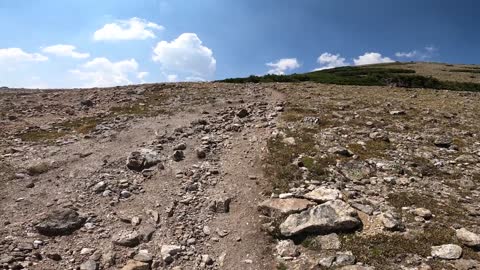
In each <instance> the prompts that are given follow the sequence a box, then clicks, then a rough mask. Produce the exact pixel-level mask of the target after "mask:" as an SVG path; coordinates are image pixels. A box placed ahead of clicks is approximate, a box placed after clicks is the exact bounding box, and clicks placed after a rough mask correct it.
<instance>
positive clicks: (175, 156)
mask: <svg viewBox="0 0 480 270" xmlns="http://www.w3.org/2000/svg"><path fill="white" fill-rule="evenodd" d="M184 158H185V154H184V153H183V151H182V150H176V151H175V152H173V155H172V159H173V161H177V162H178V161H182V160H183V159H184Z"/></svg>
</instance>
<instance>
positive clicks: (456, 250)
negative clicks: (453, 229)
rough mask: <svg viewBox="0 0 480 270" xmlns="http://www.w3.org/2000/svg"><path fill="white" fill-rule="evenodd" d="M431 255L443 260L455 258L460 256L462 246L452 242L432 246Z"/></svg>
mask: <svg viewBox="0 0 480 270" xmlns="http://www.w3.org/2000/svg"><path fill="white" fill-rule="evenodd" d="M432 256H433V257H435V258H440V259H445V260H456V259H459V258H460V257H461V256H462V248H461V247H460V246H458V245H454V244H447V245H441V246H433V247H432Z"/></svg>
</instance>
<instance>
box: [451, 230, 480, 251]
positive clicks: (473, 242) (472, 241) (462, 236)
mask: <svg viewBox="0 0 480 270" xmlns="http://www.w3.org/2000/svg"><path fill="white" fill-rule="evenodd" d="M456 235H457V238H458V240H460V242H462V244H464V245H466V246H468V247H473V248H478V247H480V235H478V234H476V233H473V232H471V231H468V230H467V229H465V228H461V229H459V230H457V231H456Z"/></svg>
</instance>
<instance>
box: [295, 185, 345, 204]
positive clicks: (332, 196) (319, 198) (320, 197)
mask: <svg viewBox="0 0 480 270" xmlns="http://www.w3.org/2000/svg"><path fill="white" fill-rule="evenodd" d="M303 197H304V198H305V199H309V200H312V201H314V202H318V203H324V202H328V201H334V200H338V199H341V198H342V193H341V192H340V190H338V189H333V188H326V187H319V188H317V189H315V190H313V191H310V192H309V193H307V194H305V195H303Z"/></svg>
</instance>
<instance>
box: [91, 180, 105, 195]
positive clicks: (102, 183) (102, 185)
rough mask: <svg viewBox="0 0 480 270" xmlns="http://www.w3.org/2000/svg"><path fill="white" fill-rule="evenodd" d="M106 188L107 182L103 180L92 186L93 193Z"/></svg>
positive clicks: (100, 191)
mask: <svg viewBox="0 0 480 270" xmlns="http://www.w3.org/2000/svg"><path fill="white" fill-rule="evenodd" d="M105 188H107V183H105V181H100V182H98V183H97V184H96V185H95V186H93V191H94V192H95V193H102V192H103V191H105Z"/></svg>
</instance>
